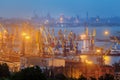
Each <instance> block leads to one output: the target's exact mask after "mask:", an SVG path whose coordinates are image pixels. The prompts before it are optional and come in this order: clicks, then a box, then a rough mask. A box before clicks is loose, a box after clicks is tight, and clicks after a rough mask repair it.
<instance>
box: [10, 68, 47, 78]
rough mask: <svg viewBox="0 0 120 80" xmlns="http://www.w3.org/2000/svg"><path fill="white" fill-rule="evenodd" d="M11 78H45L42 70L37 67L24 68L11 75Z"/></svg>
mask: <svg viewBox="0 0 120 80" xmlns="http://www.w3.org/2000/svg"><path fill="white" fill-rule="evenodd" d="M11 80H47V79H46V77H45V75H44V74H43V73H42V70H41V69H40V68H39V67H38V66H35V67H28V68H25V69H23V70H21V71H19V72H17V73H15V74H14V75H13V76H12V79H11Z"/></svg>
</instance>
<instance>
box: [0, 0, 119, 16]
mask: <svg viewBox="0 0 120 80" xmlns="http://www.w3.org/2000/svg"><path fill="white" fill-rule="evenodd" d="M86 12H88V14H89V16H101V17H111V16H120V0H0V17H22V18H29V17H31V16H33V14H34V13H36V14H38V15H40V16H44V15H46V14H47V13H50V14H51V15H52V16H53V17H56V16H59V15H61V14H64V15H66V16H75V15H80V16H81V17H85V16H86Z"/></svg>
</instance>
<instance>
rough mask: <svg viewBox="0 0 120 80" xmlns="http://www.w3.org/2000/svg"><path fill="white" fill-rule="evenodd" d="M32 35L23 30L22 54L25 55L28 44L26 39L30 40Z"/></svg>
mask: <svg viewBox="0 0 120 80" xmlns="http://www.w3.org/2000/svg"><path fill="white" fill-rule="evenodd" d="M29 39H30V36H29V35H27V33H25V32H23V33H22V56H24V55H25V49H26V48H25V44H26V40H29Z"/></svg>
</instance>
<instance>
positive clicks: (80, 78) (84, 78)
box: [78, 75, 87, 80]
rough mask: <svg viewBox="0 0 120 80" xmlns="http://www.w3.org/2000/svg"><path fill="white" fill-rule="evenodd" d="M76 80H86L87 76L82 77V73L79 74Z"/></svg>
mask: <svg viewBox="0 0 120 80" xmlns="http://www.w3.org/2000/svg"><path fill="white" fill-rule="evenodd" d="M78 80H87V78H86V77H84V76H83V75H81V76H80V77H79V78H78Z"/></svg>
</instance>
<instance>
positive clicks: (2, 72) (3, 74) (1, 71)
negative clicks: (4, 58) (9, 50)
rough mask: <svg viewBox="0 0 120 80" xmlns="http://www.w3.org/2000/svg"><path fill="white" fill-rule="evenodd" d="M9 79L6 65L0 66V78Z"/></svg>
mask: <svg viewBox="0 0 120 80" xmlns="http://www.w3.org/2000/svg"><path fill="white" fill-rule="evenodd" d="M8 77H10V71H9V67H8V65H7V64H6V63H3V64H0V78H8Z"/></svg>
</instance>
